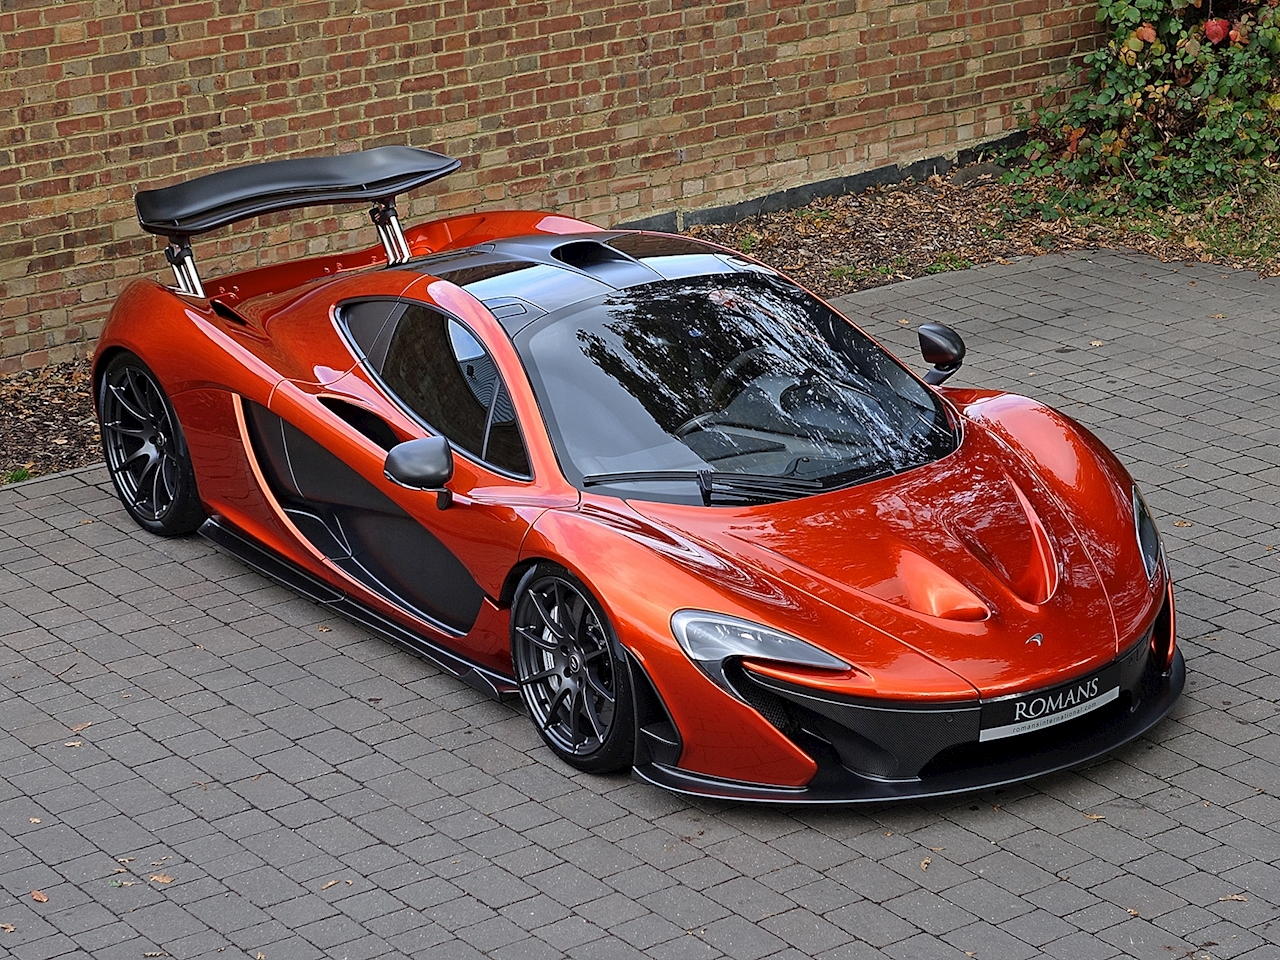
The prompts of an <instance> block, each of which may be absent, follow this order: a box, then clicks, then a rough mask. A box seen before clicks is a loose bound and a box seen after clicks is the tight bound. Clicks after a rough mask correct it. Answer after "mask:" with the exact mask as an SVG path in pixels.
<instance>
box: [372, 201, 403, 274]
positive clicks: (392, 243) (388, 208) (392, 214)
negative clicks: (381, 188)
mask: <svg viewBox="0 0 1280 960" xmlns="http://www.w3.org/2000/svg"><path fill="white" fill-rule="evenodd" d="M375 203H376V206H375V207H374V208H373V209H372V210H370V211H369V219H370V220H372V221H373V225H374V226H375V227H377V228H378V239H379V240H381V241H382V248H383V249H384V250H386V251H387V266H389V267H394V266H396V265H397V264H400V263H406V262H408V260H409V259H410V258H411V257H412V256H413V251H412V250H410V249H409V241H408V240H407V239H405V235H404V230H403V229H401V227H400V218H399V217H397V216H396V200H395V197H388V198H387V199H386V200H377V201H375Z"/></svg>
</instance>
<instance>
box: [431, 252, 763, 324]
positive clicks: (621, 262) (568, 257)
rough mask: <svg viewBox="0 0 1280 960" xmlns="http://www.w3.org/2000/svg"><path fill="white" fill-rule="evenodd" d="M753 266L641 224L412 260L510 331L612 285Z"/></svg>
mask: <svg viewBox="0 0 1280 960" xmlns="http://www.w3.org/2000/svg"><path fill="white" fill-rule="evenodd" d="M747 266H748V264H747V262H746V261H743V260H740V259H738V258H736V257H735V256H734V255H733V254H732V253H731V252H729V251H726V250H723V249H721V248H720V247H716V246H713V245H711V244H708V243H703V242H701V241H698V240H693V239H691V238H689V237H680V236H674V235H670V234H661V233H645V232H639V231H625V232H624V231H596V232H592V233H581V234H555V235H553V234H534V235H530V236H521V237H510V238H504V239H501V240H495V241H491V242H488V243H482V244H477V245H476V246H474V247H468V248H466V249H464V250H454V251H449V252H446V253H442V254H437V255H435V256H429V257H425V258H421V259H415V260H413V261H412V262H411V263H410V264H407V265H406V267H408V268H410V269H415V270H418V271H420V272H422V273H424V274H427V275H428V276H432V277H439V278H441V279H442V280H448V281H449V282H451V283H455V284H457V285H458V286H460V287H462V288H463V289H465V290H466V291H467V292H468V293H470V294H471V295H472V296H474V297H475V298H476V299H477V300H479V301H480V302H482V303H483V304H484V305H485V306H486V307H488V308H489V310H490V311H491V312H492V313H493V315H494V316H495V317H496V318H497V319H498V321H499V322H500V323H501V324H502V326H503V327H504V328H505V330H506V331H507V334H508V335H510V336H514V335H515V334H516V333H518V332H519V331H520V330H521V329H523V328H524V327H526V326H528V325H529V324H530V323H532V322H533V321H535V320H537V319H539V318H540V317H543V316H546V315H547V314H549V313H554V312H555V311H557V310H561V309H563V308H565V307H569V306H572V305H573V304H575V303H580V302H581V301H583V300H589V299H591V298H594V297H599V296H603V295H605V294H607V293H609V292H610V291H612V290H622V289H626V288H628V287H634V286H640V285H643V284H647V283H654V282H657V281H661V280H675V279H679V278H681V277H689V276H706V275H712V274H722V273H734V272H736V271H737V270H741V269H742V268H744V267H747Z"/></svg>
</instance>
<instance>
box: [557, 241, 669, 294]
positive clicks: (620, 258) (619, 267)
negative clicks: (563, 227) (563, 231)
mask: <svg viewBox="0 0 1280 960" xmlns="http://www.w3.org/2000/svg"><path fill="white" fill-rule="evenodd" d="M551 256H553V257H554V258H555V259H557V260H559V261H560V262H561V263H563V264H565V265H566V266H570V267H573V268H574V269H576V270H581V271H582V272H583V273H585V274H587V275H588V276H591V277H594V278H595V279H597V280H600V281H601V282H603V283H607V284H609V285H610V286H612V287H616V288H618V289H622V288H623V287H629V286H632V285H634V284H638V283H651V282H653V281H654V280H658V279H661V278H660V277H659V276H658V274H657V273H655V272H654V271H653V270H651V269H650V268H649V267H646V266H645V265H644V264H642V263H641V262H640V261H638V260H636V259H635V258H633V257H629V256H627V255H626V254H625V253H623V252H622V251H621V250H615V249H614V248H613V247H611V246H609V245H608V244H607V243H601V242H600V241H599V240H571V241H569V242H568V243H562V244H560V246H558V247H556V248H555V249H554V250H552V251H551Z"/></svg>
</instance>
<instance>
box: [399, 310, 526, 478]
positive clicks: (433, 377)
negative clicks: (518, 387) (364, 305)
mask: <svg viewBox="0 0 1280 960" xmlns="http://www.w3.org/2000/svg"><path fill="white" fill-rule="evenodd" d="M380 373H381V375H382V379H383V381H384V382H385V383H386V384H387V386H388V387H389V388H390V389H391V391H392V392H393V393H395V394H396V395H397V396H398V397H399V398H400V399H401V400H402V401H404V403H405V404H406V405H407V406H408V407H409V408H410V409H411V410H413V412H414V413H416V414H417V415H418V416H419V417H421V418H422V420H423V421H424V422H425V423H428V424H430V425H431V426H432V427H433V428H435V429H436V430H439V431H440V433H442V434H443V435H444V436H446V437H448V438H449V440H451V441H452V442H453V443H455V444H457V445H458V446H459V447H461V448H462V449H464V450H466V451H467V452H468V453H470V454H471V455H472V456H474V457H476V458H478V459H480V460H483V461H485V462H487V463H490V464H492V465H493V466H495V467H497V468H498V469H500V470H503V471H505V472H507V473H514V474H518V475H520V476H528V475H529V458H528V455H527V454H526V453H525V449H524V441H523V440H522V439H521V437H520V428H519V426H518V425H517V424H516V418H515V410H514V408H513V407H512V404H511V397H510V395H509V394H508V393H507V388H506V385H505V384H504V383H503V382H502V378H501V377H500V376H499V375H498V368H497V365H496V364H495V363H494V362H493V358H492V357H490V356H489V354H488V352H487V351H486V350H485V349H484V347H482V346H481V345H480V343H479V341H477V340H476V338H475V337H474V336H472V334H471V332H470V331H469V330H467V328H466V327H464V326H462V324H460V323H458V322H457V321H456V320H452V319H450V318H449V317H447V316H445V315H444V314H443V313H441V312H440V311H438V310H433V309H432V308H430V307H428V306H425V305H423V304H418V303H413V304H407V305H406V306H405V308H404V313H403V314H402V315H401V316H400V318H399V322H398V323H397V324H396V326H395V331H394V333H392V334H391V337H390V341H389V343H388V345H387V350H386V359H385V361H384V362H383V364H382V369H381V371H380Z"/></svg>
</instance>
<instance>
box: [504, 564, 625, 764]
mask: <svg viewBox="0 0 1280 960" xmlns="http://www.w3.org/2000/svg"><path fill="white" fill-rule="evenodd" d="M511 659H512V662H513V664H514V666H515V673H516V681H517V682H518V683H519V685H520V697H521V699H522V700H523V701H524V705H525V707H526V709H527V710H528V711H529V715H530V717H532V718H533V725H534V726H535V727H536V728H537V730H538V733H539V735H541V737H542V739H543V740H544V741H546V744H547V746H549V747H550V748H551V749H552V751H553V752H554V753H555V754H556V755H557V756H558V757H560V759H562V760H564V761H565V763H568V764H569V765H571V766H574V767H577V768H578V769H579V770H584V771H586V772H588V773H609V772H612V771H615V770H622V769H625V768H627V767H629V766H631V762H632V759H633V756H634V752H635V747H634V744H635V729H634V728H635V702H634V699H633V696H632V692H631V671H630V668H629V666H628V664H627V659H626V655H625V654H624V653H623V652H622V648H621V646H619V644H618V642H617V640H616V639H615V638H614V636H613V631H612V629H610V627H609V621H608V618H607V617H606V616H605V612H604V609H603V608H602V607H601V606H600V603H599V601H597V600H596V598H595V597H593V596H592V595H591V592H590V591H589V590H588V589H587V588H586V587H585V586H584V585H583V584H582V583H581V582H580V581H579V580H578V579H577V578H576V577H574V576H573V575H572V574H571V573H569V572H568V571H567V570H564V569H562V568H560V567H557V566H555V565H553V564H540V565H538V566H536V567H534V568H533V569H531V570H530V571H529V572H528V573H526V574H525V575H524V577H523V578H521V580H520V584H519V586H517V587H516V593H515V600H514V602H513V603H512V605H511Z"/></svg>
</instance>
